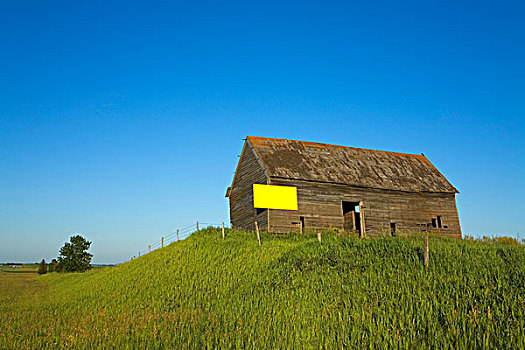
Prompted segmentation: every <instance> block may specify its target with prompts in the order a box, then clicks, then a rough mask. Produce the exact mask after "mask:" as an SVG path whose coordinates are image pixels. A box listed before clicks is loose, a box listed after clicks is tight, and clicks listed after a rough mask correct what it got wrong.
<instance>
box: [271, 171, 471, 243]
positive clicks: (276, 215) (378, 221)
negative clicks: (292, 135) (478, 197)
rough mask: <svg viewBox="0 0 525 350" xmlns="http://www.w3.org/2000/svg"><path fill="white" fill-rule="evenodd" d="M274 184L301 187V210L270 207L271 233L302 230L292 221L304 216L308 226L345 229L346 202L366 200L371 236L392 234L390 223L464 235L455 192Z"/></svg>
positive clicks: (364, 211)
mask: <svg viewBox="0 0 525 350" xmlns="http://www.w3.org/2000/svg"><path fill="white" fill-rule="evenodd" d="M270 181H271V183H272V184H274V185H288V186H295V187H297V195H298V202H299V210H298V211H286V210H270V212H269V217H270V219H269V220H270V230H269V231H270V232H282V233H286V232H291V231H298V228H297V227H294V226H292V224H291V223H292V222H298V221H299V218H300V216H303V217H304V222H305V228H306V229H308V228H327V227H330V226H333V227H337V228H343V211H342V201H348V202H362V205H363V206H362V208H361V217H362V219H363V220H364V222H365V232H366V235H368V236H378V235H390V223H392V222H394V223H395V224H396V230H397V231H401V232H402V231H406V232H407V231H424V230H426V231H434V232H440V233H442V234H446V235H451V236H456V237H461V228H460V225H459V218H458V213H457V209H456V201H455V195H454V194H453V193H427V192H419V193H418V192H403V191H392V190H380V189H366V188H359V187H352V186H347V185H338V184H327V183H316V182H308V181H295V180H285V179H275V178H271V179H270ZM438 215H439V216H441V218H442V225H443V226H445V225H446V226H447V227H448V228H441V229H439V228H433V227H432V226H431V219H432V218H437V216H438Z"/></svg>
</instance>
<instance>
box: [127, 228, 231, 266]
mask: <svg viewBox="0 0 525 350" xmlns="http://www.w3.org/2000/svg"><path fill="white" fill-rule="evenodd" d="M223 226H224V228H229V225H226V224H225V223H224V222H221V223H214V222H199V221H197V222H195V223H194V224H191V225H186V226H184V227H182V228H180V229H176V230H174V231H173V232H171V233H168V234H167V235H165V236H162V237H161V238H160V239H159V240H158V241H156V242H155V243H153V244H150V245H148V246H147V247H146V248H145V249H144V250H141V251H139V252H138V257H140V256H143V255H146V254H148V253H150V252H152V251H153V250H156V249H159V248H163V247H165V246H167V245H168V244H171V243H174V242H178V241H182V240H184V239H186V238H188V237H189V236H190V235H191V234H192V233H193V232H195V231H199V229H204V228H208V227H217V228H221V227H223ZM136 258H137V256H136V255H135V256H133V257H131V260H133V259H136Z"/></svg>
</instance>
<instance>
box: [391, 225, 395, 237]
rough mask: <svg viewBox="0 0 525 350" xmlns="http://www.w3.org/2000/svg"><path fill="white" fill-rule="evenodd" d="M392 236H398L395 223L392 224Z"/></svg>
mask: <svg viewBox="0 0 525 350" xmlns="http://www.w3.org/2000/svg"><path fill="white" fill-rule="evenodd" d="M390 234H391V235H392V236H395V234H396V223H395V222H391V223H390Z"/></svg>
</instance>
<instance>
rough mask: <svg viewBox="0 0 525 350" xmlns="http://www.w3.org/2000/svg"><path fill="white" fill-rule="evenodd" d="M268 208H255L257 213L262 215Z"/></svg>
mask: <svg viewBox="0 0 525 350" xmlns="http://www.w3.org/2000/svg"><path fill="white" fill-rule="evenodd" d="M266 210H268V209H266V208H255V215H260V214H262V213H264V212H265V211H266Z"/></svg>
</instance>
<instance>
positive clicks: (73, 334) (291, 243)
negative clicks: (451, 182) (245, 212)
mask: <svg viewBox="0 0 525 350" xmlns="http://www.w3.org/2000/svg"><path fill="white" fill-rule="evenodd" d="M262 239H263V246H262V247H259V246H258V245H257V240H256V239H255V237H254V235H253V234H252V233H246V232H241V231H227V237H226V239H225V240H223V239H222V238H221V235H220V231H219V230H215V229H207V230H204V231H200V232H197V233H194V234H193V235H192V236H190V237H189V238H188V239H186V240H185V241H182V242H178V243H174V244H171V245H169V246H168V247H165V248H163V249H159V250H156V251H153V252H151V253H150V254H147V255H145V256H143V257H140V258H138V259H136V260H133V261H131V262H128V263H126V264H123V265H120V266H117V267H113V268H104V269H97V270H95V271H91V272H88V273H85V274H48V275H45V276H42V277H39V278H37V282H36V283H38V284H39V285H40V284H44V285H45V290H44V291H40V292H39V294H38V297H37V299H33V298H34V297H33V296H32V297H29V296H28V297H27V298H24V300H25V301H23V300H22V299H17V300H18V301H16V302H14V304H12V305H13V306H12V307H11V308H9V307H8V306H5V307H3V308H1V309H0V313H2V315H1V316H2V319H3V321H0V326H1V327H2V329H5V330H6V332H2V335H0V344H8V347H9V348H20V347H22V348H23V347H24V345H28V346H29V347H35V348H40V347H75V348H81V347H118V348H159V347H160V348H162V347H166V348H202V347H206V346H208V347H228V348H230V347H237V348H246V347H248V348H292V347H293V348H319V347H326V348H336V347H337V348H340V347H350V348H363V347H372V348H385V347H403V348H405V347H409V348H414V347H421V346H427V347H432V348H443V347H452V348H463V347H475V348H479V347H491V348H492V347H496V348H525V250H524V248H523V247H522V246H517V245H511V244H496V243H482V242H470V241H467V240H463V241H461V240H452V239H446V238H438V237H431V238H430V266H429V267H428V268H426V269H425V268H424V266H423V264H422V261H421V260H422V247H423V239H422V238H421V237H410V238H383V239H373V240H360V239H353V238H347V237H339V236H336V235H333V234H324V235H323V242H322V243H321V244H319V242H317V239H316V237H314V236H313V235H304V236H286V237H278V236H269V235H263V237H262ZM36 302H38V304H37V305H36ZM2 346H3V345H0V347H2Z"/></svg>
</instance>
